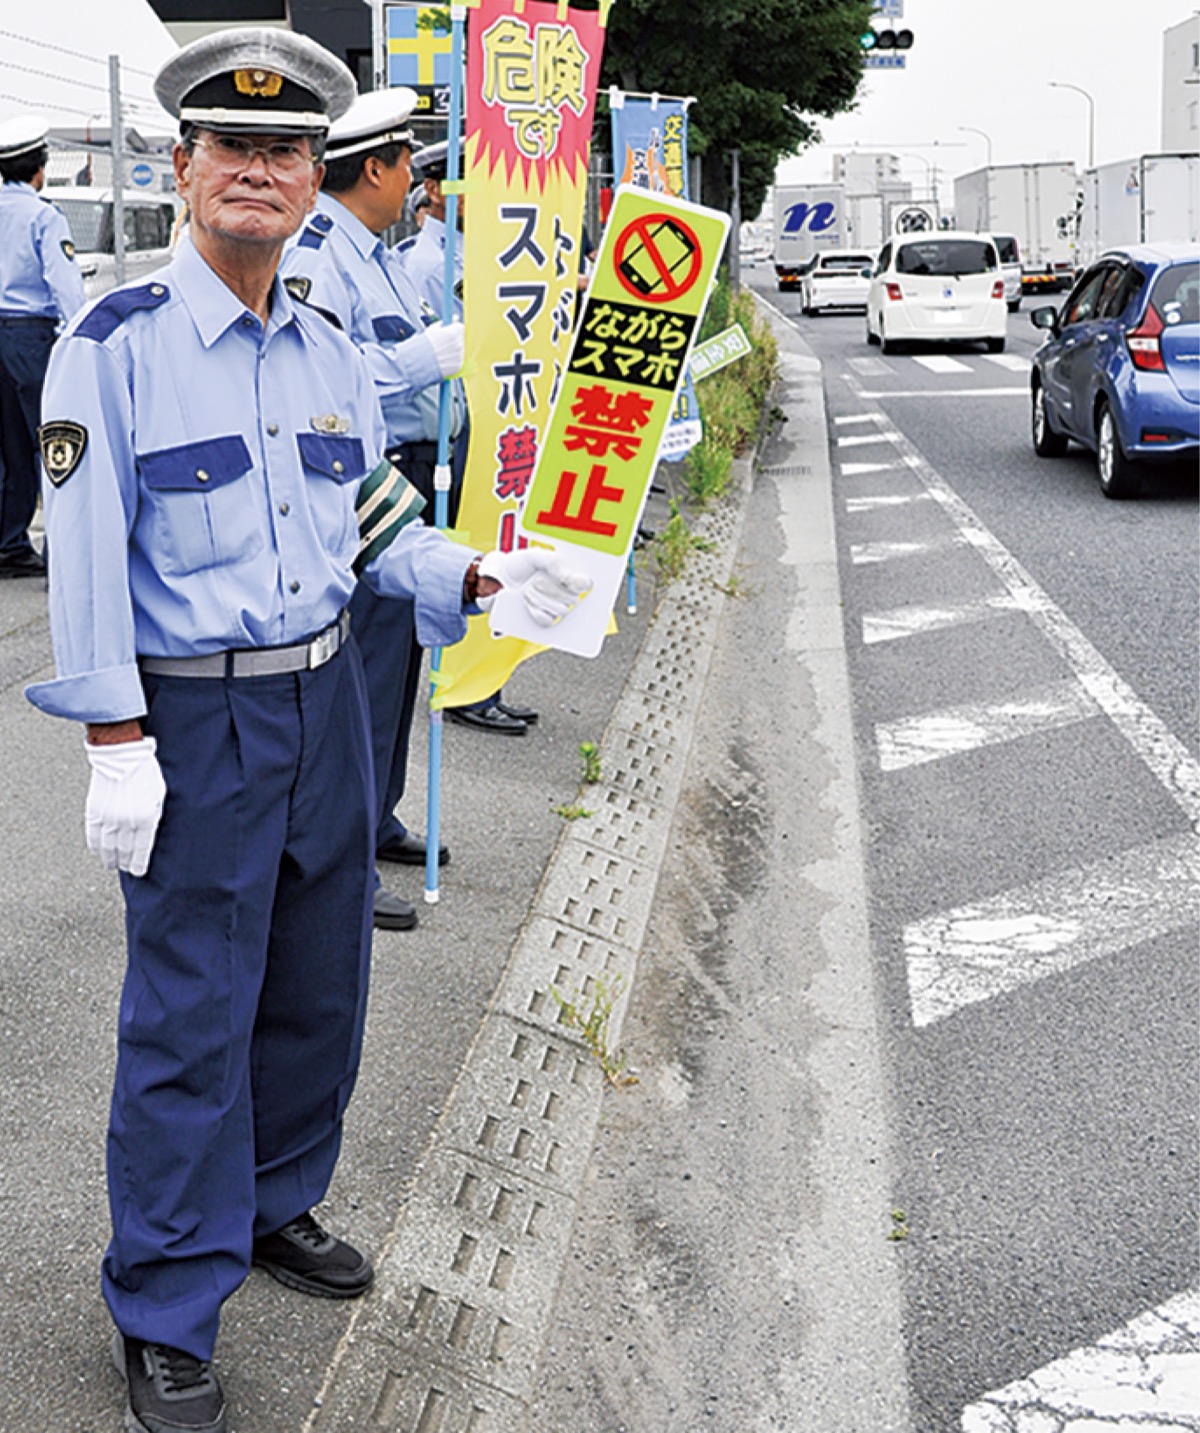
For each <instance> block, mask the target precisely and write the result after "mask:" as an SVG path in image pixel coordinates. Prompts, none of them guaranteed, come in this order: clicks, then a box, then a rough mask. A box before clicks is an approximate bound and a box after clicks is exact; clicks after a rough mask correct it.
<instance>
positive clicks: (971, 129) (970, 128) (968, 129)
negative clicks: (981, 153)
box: [959, 124, 992, 169]
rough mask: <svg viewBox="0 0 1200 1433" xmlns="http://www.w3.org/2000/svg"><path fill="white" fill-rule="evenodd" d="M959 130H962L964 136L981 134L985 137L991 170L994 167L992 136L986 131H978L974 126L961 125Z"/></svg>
mask: <svg viewBox="0 0 1200 1433" xmlns="http://www.w3.org/2000/svg"><path fill="white" fill-rule="evenodd" d="M959 129H961V130H962V131H963V133H964V134H979V135H982V136H983V138H984V140H985V141H986V143H987V162H988V168H989V169H990V168H991V167H992V136H991V135H990V134H988V132H987V130H986V129H976V128H975V126H974V125H970V124H960V125H959Z"/></svg>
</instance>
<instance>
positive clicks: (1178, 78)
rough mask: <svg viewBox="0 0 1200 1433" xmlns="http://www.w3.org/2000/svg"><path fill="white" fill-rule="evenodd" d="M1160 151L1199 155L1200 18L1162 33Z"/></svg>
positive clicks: (1196, 17)
mask: <svg viewBox="0 0 1200 1433" xmlns="http://www.w3.org/2000/svg"><path fill="white" fill-rule="evenodd" d="M1162 151H1163V153H1164V154H1194V153H1196V152H1197V151H1200V15H1192V16H1191V17H1190V18H1189V19H1187V20H1182V21H1180V23H1179V24H1178V25H1172V26H1171V28H1170V29H1169V30H1164V31H1163V88H1162Z"/></svg>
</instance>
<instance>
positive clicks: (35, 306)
mask: <svg viewBox="0 0 1200 1433" xmlns="http://www.w3.org/2000/svg"><path fill="white" fill-rule="evenodd" d="M85 300H86V295H85V294H84V291H83V277H82V275H81V274H80V272H79V266H78V265H77V264H76V262H75V246H74V244H73V243H72V242H71V230H70V229H69V228H68V227H67V221H66V219H65V217H64V216H63V213H62V211H61V210H60V209H56V208H55V207H54V205H53V204H51V203H50V202H49V201H48V200H46V199H43V198H42V196H41V195H40V194H39V193H38V192H37V190H36V189H35V188H34V187H33V185H32V184H0V318H53V319H62V320H66V319H69V318H70V317H71V315H72V314H74V313H75V312H76V310H78V309H80V308H82V307H83V305H84V302H85Z"/></svg>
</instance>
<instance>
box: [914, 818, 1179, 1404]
mask: <svg viewBox="0 0 1200 1433" xmlns="http://www.w3.org/2000/svg"><path fill="white" fill-rule="evenodd" d="M1198 919H1200V842H1198V841H1197V839H1196V837H1195V836H1194V835H1193V834H1192V833H1191V832H1187V833H1185V834H1183V835H1179V836H1173V837H1170V838H1167V839H1165V840H1162V841H1156V842H1154V843H1153V844H1151V845H1149V846H1142V847H1139V848H1137V849H1135V850H1132V851H1119V852H1116V853H1115V854H1114V855H1112V856H1109V857H1107V858H1106V859H1104V860H1102V861H1097V862H1094V863H1093V864H1091V865H1088V866H1083V867H1080V868H1079V869H1077V870H1074V871H1066V872H1063V873H1061V874H1059V875H1055V876H1049V877H1047V878H1046V879H1045V880H1043V881H1036V882H1034V883H1033V884H1031V885H1027V886H1021V887H1018V888H1016V889H1015V890H1011V891H1005V892H1002V893H1001V894H1000V895H998V896H993V897H991V898H990V899H988V900H983V901H977V902H975V903H973V904H971V905H966V906H960V907H959V908H958V909H957V910H951V911H942V912H939V913H938V914H936V915H932V916H926V917H925V918H924V919H923V920H919V921H915V922H913V924H911V925H909V926H907V927H906V928H905V931H904V951H905V957H906V961H907V965H908V990H909V1000H910V1002H911V1005H912V1017H913V1024H914V1025H916V1026H917V1027H918V1028H920V1027H923V1026H926V1025H932V1024H933V1023H934V1022H935V1021H938V1020H944V1019H945V1018H946V1017H947V1016H948V1015H953V1014H954V1013H955V1011H958V1010H962V1009H963V1008H965V1007H966V1006H968V1005H977V1004H980V1003H981V1002H983V1001H985V1000H991V999H993V998H994V997H995V996H997V995H1003V994H1005V993H1006V992H1007V991H1010V990H1016V989H1018V988H1019V987H1020V986H1022V985H1029V984H1032V983H1033V982H1034V981H1037V980H1044V979H1046V978H1047V977H1048V976H1051V975H1057V974H1059V973H1060V972H1061V971H1064V970H1069V969H1070V968H1071V967H1072V966H1075V965H1081V964H1083V963H1084V962H1085V961H1090V960H1096V959H1097V958H1099V957H1100V956H1104V955H1111V954H1113V953H1115V952H1117V951H1121V950H1126V949H1128V948H1129V947H1130V946H1133V945H1137V944H1139V943H1141V942H1142V941H1146V940H1150V939H1152V938H1153V937H1155V936H1159V935H1165V934H1167V933H1169V932H1174V931H1180V930H1193V931H1194V929H1195V926H1196V922H1197V920H1198ZM983 1426H986V1425H983Z"/></svg>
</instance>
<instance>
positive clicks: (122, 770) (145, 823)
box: [86, 736, 167, 876]
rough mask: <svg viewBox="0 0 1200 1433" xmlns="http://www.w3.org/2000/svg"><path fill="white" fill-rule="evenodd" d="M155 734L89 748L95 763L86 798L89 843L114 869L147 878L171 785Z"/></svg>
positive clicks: (89, 755) (88, 751) (107, 866)
mask: <svg viewBox="0 0 1200 1433" xmlns="http://www.w3.org/2000/svg"><path fill="white" fill-rule="evenodd" d="M157 745H158V744H157V742H156V741H155V740H154V738H153V737H152V736H144V737H142V739H141V741H122V742H118V743H117V744H115V745H113V746H93V745H91V743H88V745H87V747H86V750H87V754H88V760H89V761H90V762H91V764H92V784H91V785H90V786H89V787H88V796H87V817H86V826H87V844H88V850H89V851H91V853H92V854H93V855H94V856H99V857H100V860H101V862H102V863H103V864H104V866H105V867H106V868H107V869H108V870H110V871H113V870H119V871H128V872H129V874H130V875H131V876H144V875H145V874H146V868H147V867H148V866H149V865H150V852H151V850H152V849H153V847H154V836H155V833H156V832H157V831H158V820H159V817H160V816H161V815H162V809H163V799H164V798H165V796H166V794H167V784H166V782H165V781H164V780H163V775H162V769H161V768H160V767H159V764H158V758H157V757H156V756H155V754H154V753H155V750H156V748H157Z"/></svg>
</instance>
